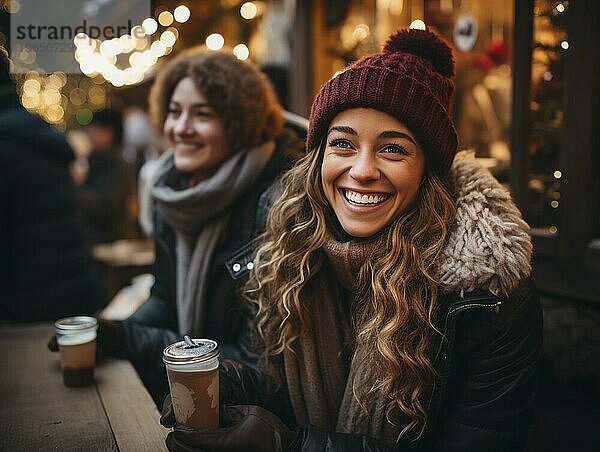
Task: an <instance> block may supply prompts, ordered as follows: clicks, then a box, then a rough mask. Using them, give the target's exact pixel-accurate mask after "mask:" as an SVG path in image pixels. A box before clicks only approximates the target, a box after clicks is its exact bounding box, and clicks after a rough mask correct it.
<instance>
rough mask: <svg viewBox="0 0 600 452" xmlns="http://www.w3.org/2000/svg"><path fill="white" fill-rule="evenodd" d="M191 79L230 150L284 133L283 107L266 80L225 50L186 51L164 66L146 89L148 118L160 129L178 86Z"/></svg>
mask: <svg viewBox="0 0 600 452" xmlns="http://www.w3.org/2000/svg"><path fill="white" fill-rule="evenodd" d="M186 77H190V78H191V79H192V81H193V82H194V84H195V85H196V88H198V90H200V91H201V92H202V94H203V95H204V96H205V97H206V99H207V100H208V102H209V104H210V105H211V107H212V108H213V109H214V110H215V112H216V114H217V115H218V116H219V118H221V119H222V120H223V124H224V126H225V132H226V135H227V139H228V141H229V145H230V147H231V150H232V151H234V152H235V151H239V150H241V149H248V148H252V147H254V146H257V145H259V144H261V143H264V142H266V141H269V140H271V139H273V138H275V137H276V136H277V135H278V134H279V133H280V132H281V130H282V128H283V123H284V118H283V109H282V107H281V105H280V104H279V102H278V101H277V96H276V95H275V91H274V90H273V87H272V85H271V83H270V82H269V80H268V79H267V77H266V76H265V75H264V74H263V73H262V72H261V71H260V70H259V69H258V68H257V67H256V66H254V65H253V64H252V63H250V62H247V61H241V60H239V59H238V58H236V57H235V56H234V55H233V54H232V53H230V52H227V51H225V50H221V51H213V50H208V49H207V48H206V47H194V48H191V49H188V50H186V51H184V52H182V53H180V54H179V55H177V57H175V58H174V59H173V60H171V61H170V62H169V63H167V65H166V66H165V67H164V68H162V69H161V70H160V71H159V73H158V75H157V76H156V80H155V81H154V84H153V85H152V89H151V90H150V98H149V102H150V114H151V116H152V119H153V122H154V124H155V125H156V127H157V128H158V129H159V130H162V126H163V124H164V122H165V118H166V117H167V111H168V106H169V101H170V99H171V96H172V95H173V91H174V90H175V87H176V86H177V84H178V83H179V82H180V81H181V80H182V79H184V78H186Z"/></svg>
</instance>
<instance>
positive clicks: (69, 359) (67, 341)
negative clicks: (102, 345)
mask: <svg viewBox="0 0 600 452" xmlns="http://www.w3.org/2000/svg"><path fill="white" fill-rule="evenodd" d="M54 329H55V331H56V341H57V342H58V351H59V354H60V364H61V367H62V374H63V381H64V383H65V386H71V387H77V386H87V385H89V384H92V383H93V382H94V364H95V362H96V332H97V330H98V321H97V320H96V319H95V318H94V317H88V316H76V317H66V318H64V319H60V320H57V321H56V322H54Z"/></svg>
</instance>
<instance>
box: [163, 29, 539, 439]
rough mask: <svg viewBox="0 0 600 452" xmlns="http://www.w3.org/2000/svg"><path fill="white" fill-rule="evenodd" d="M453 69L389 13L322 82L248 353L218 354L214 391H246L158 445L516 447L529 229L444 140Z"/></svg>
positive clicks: (534, 337) (438, 48)
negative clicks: (380, 34) (248, 408)
mask: <svg viewBox="0 0 600 452" xmlns="http://www.w3.org/2000/svg"><path fill="white" fill-rule="evenodd" d="M453 72H454V64H453V59H452V52H451V50H450V48H449V47H448V46H447V45H446V44H445V43H444V42H443V41H442V40H441V39H440V38H439V37H438V36H437V35H436V34H435V33H433V32H431V31H428V30H402V31H400V32H398V33H396V34H394V35H393V36H391V37H390V39H389V40H388V42H387V43H386V45H385V46H384V49H383V51H382V52H381V53H377V54H374V55H370V56H367V57H365V58H363V59H361V60H359V61H357V62H356V63H354V64H352V65H351V66H349V67H348V68H346V70H344V71H343V72H341V73H340V74H338V75H337V76H335V77H334V78H332V79H331V80H330V81H328V82H327V83H326V84H325V85H324V86H323V87H322V89H321V91H320V92H319V94H318V95H317V97H316V99H315V101H314V103H313V106H312V111H311V116H310V125H309V131H308V135H307V150H308V153H307V155H306V157H304V158H303V159H301V160H300V161H299V162H298V164H297V165H295V166H294V167H293V168H292V169H291V170H290V171H289V172H287V173H286V174H285V176H284V177H283V179H282V184H281V185H282V187H281V190H280V196H279V197H278V198H277V199H276V200H275V202H274V204H273V207H272V209H271V211H270V213H269V217H268V222H267V230H266V232H265V234H264V236H263V242H262V245H261V246H260V247H259V248H258V251H257V255H256V258H255V259H254V267H253V270H252V272H251V275H250V279H249V281H248V283H247V285H246V290H247V292H246V296H247V298H248V299H249V300H250V301H251V302H253V303H254V304H255V306H256V309H257V311H258V312H257V316H256V329H257V332H258V335H259V337H260V339H261V341H262V342H261V347H260V350H259V353H260V355H261V361H260V363H261V365H260V367H259V368H258V369H257V368H256V367H254V366H245V365H243V364H241V363H238V364H236V365H224V368H223V369H222V373H223V374H222V376H221V382H222V386H221V396H222V401H224V402H225V403H226V404H227V403H229V404H240V403H244V404H252V405H260V406H262V408H261V410H259V409H258V407H253V416H250V415H249V414H248V415H244V416H238V417H237V418H236V419H235V420H234V422H233V425H230V426H228V427H227V428H226V429H221V430H218V431H217V432H197V431H193V432H189V431H186V432H184V431H182V430H179V431H177V432H176V435H171V436H170V440H169V441H171V445H174V444H180V445H181V443H185V445H182V446H181V447H182V449H183V448H186V447H189V446H193V447H196V448H199V449H210V450H219V451H230V450H236V447H239V450H241V449H243V445H247V444H253V445H256V448H257V450H281V449H285V448H286V447H288V448H289V450H306V451H308V450H310V451H314V450H323V451H329V450H369V451H374V450H378V451H379V450H381V451H384V450H385V451H389V450H409V449H410V450H415V449H417V450H427V451H434V450H444V451H464V450H485V451H505V450H521V449H522V448H523V445H524V442H525V438H526V433H527V427H528V424H529V422H530V419H531V414H532V408H533V400H534V399H533V394H534V393H535V385H536V364H537V361H538V358H539V352H540V344H541V312H540V306H539V302H538V299H537V296H536V292H535V288H534V285H533V283H532V281H531V279H530V277H529V274H530V271H531V266H530V257H531V243H530V240H529V236H528V234H527V225H526V224H525V223H524V222H523V220H522V219H521V216H520V213H519V211H518V210H517V208H516V207H515V205H514V204H513V202H512V201H511V199H510V196H509V194H508V193H507V192H506V190H505V189H503V188H502V186H501V185H500V184H499V183H498V182H497V181H496V180H495V179H494V178H493V177H492V176H491V174H490V173H489V172H488V171H487V170H485V169H484V168H482V167H481V166H479V164H478V163H476V161H475V160H474V159H473V158H471V157H470V156H468V155H464V154H459V155H457V154H456V150H457V149H456V148H457V137H456V132H455V129H454V126H453V124H452V120H451V119H450V116H449V105H450V98H451V95H452V91H453V83H452V81H451V77H452V75H453ZM455 157H456V158H455ZM282 401H283V402H282ZM275 402H277V403H275ZM269 410H270V411H272V412H273V413H275V414H277V416H279V417H281V419H283V420H284V422H286V423H287V424H288V426H289V427H295V431H294V432H292V431H290V430H289V429H288V428H287V427H285V426H283V425H282V424H281V422H279V420H278V419H277V417H276V416H274V414H273V413H269V412H268V411H269ZM254 416H256V417H259V418H260V419H262V420H263V422H262V423H260V424H259V423H257V422H253V419H255V417H254ZM261 438H262V442H261ZM275 439H278V440H279V442H280V444H279V446H277V445H275V444H274V443H275ZM281 443H283V444H281ZM278 447H279V448H278ZM392 448H393V449H392ZM186 450H189V449H186Z"/></svg>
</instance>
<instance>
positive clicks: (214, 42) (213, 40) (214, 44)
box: [206, 33, 225, 50]
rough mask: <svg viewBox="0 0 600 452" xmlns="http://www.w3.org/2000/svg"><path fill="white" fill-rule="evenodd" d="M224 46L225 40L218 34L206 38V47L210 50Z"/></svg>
mask: <svg viewBox="0 0 600 452" xmlns="http://www.w3.org/2000/svg"><path fill="white" fill-rule="evenodd" d="M223 45H225V39H224V38H223V36H221V35H220V34H219V33H212V34H210V35H208V36H207V37H206V47H208V48H209V49H210V50H219V49H220V48H222V47H223Z"/></svg>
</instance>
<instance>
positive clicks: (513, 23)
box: [0, 0, 600, 451]
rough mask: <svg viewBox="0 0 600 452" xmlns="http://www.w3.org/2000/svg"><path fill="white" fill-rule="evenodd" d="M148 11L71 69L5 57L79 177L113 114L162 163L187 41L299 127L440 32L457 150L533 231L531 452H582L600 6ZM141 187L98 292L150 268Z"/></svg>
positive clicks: (595, 394) (415, 0)
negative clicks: (215, 55)
mask: <svg viewBox="0 0 600 452" xmlns="http://www.w3.org/2000/svg"><path fill="white" fill-rule="evenodd" d="M24 1H25V0H1V3H2V6H3V12H2V14H3V19H2V28H3V30H2V31H1V32H0V45H2V46H5V47H8V46H9V32H8V30H10V27H8V20H9V17H10V16H11V14H19V10H20V8H21V7H22V5H21V3H22V2H24ZM89 2H91V3H93V1H92V0H89V1H88V3H89ZM83 3H85V2H83ZM109 3H110V2H109ZM118 3H122V4H126V3H127V1H126V0H121V1H120V2H118ZM150 10H151V13H150V15H149V17H147V18H145V20H143V21H141V23H140V24H138V26H139V27H141V30H143V33H142V35H141V36H142V37H141V38H139V35H138V38H139V39H138V38H134V37H132V36H129V35H127V36H126V37H121V38H120V39H114V40H111V41H110V42H100V41H98V40H94V39H89V38H81V39H76V40H75V41H74V44H75V49H76V52H75V55H74V57H75V59H76V60H77V61H78V64H79V67H80V70H81V73H80V74H65V73H62V72H55V73H49V74H45V73H41V72H40V71H37V70H36V55H35V52H34V51H32V50H30V49H27V48H18V49H12V52H11V58H12V61H13V64H16V65H20V66H22V67H25V68H28V70H29V72H27V71H24V72H26V73H24V74H17V75H16V76H15V78H16V83H17V90H18V94H19V96H20V101H21V103H22V105H23V106H24V107H25V108H27V109H28V110H29V111H30V112H34V113H37V114H39V115H40V116H41V117H42V118H43V119H44V120H45V121H47V122H49V123H51V124H53V125H54V126H55V127H56V128H57V129H59V130H60V131H62V132H64V133H66V134H67V136H68V137H69V138H70V142H71V144H72V146H73V148H74V150H75V152H76V154H77V156H78V158H77V160H76V164H75V170H80V172H81V170H83V171H85V170H86V168H87V166H86V165H88V163H86V162H87V161H88V159H89V155H90V149H91V148H90V143H89V136H88V135H86V134H85V131H86V127H87V126H88V125H90V124H93V123H94V115H97V114H101V113H100V112H102V111H104V110H106V109H111V110H118V111H120V112H121V114H122V117H123V125H124V127H123V134H122V141H121V143H119V149H121V150H122V158H123V160H124V161H125V162H126V163H127V164H128V165H129V167H130V168H132V171H133V172H134V174H138V175H139V174H140V169H141V168H143V167H144V165H145V164H146V163H147V162H152V161H154V160H155V159H156V158H158V156H159V155H160V153H161V152H162V151H163V147H162V145H161V143H160V139H159V138H157V136H156V135H155V134H154V133H153V131H152V128H151V126H150V124H149V120H148V116H147V107H148V106H147V94H148V90H149V86H150V84H151V82H152V79H153V74H154V72H155V70H156V69H157V68H160V66H161V65H162V64H163V63H164V62H165V61H168V60H169V58H171V57H172V56H173V55H175V54H177V53H178V52H180V51H182V50H183V49H186V48H188V47H191V46H194V45H199V44H204V45H206V46H208V47H209V48H211V49H219V48H221V47H223V46H225V47H228V48H230V49H232V51H233V52H234V53H235V54H236V55H237V56H238V58H241V59H246V58H249V59H251V60H252V61H254V62H255V63H257V64H258V65H259V66H260V67H261V68H262V69H263V70H264V71H265V73H266V74H267V75H268V76H269V77H270V78H271V80H272V81H273V83H274V85H275V87H276V91H277V93H278V95H279V97H280V100H281V102H282V104H283V105H284V106H285V108H286V109H287V110H288V112H290V113H293V114H296V115H299V116H300V117H304V118H306V117H307V116H308V114H309V109H310V105H311V103H312V100H313V97H314V95H315V94H316V92H317V91H318V88H319V87H320V86H321V84H322V83H323V82H325V81H326V80H328V79H329V78H330V77H331V76H332V75H333V74H335V73H336V72H337V71H340V70H343V68H344V67H345V66H346V65H347V64H348V63H350V62H352V61H354V60H356V59H357V58H359V57H361V56H362V55H364V54H367V53H370V52H372V51H376V50H378V49H379V48H380V47H381V45H382V44H383V40H384V39H385V37H386V36H387V35H389V34H390V32H392V31H394V30H396V29H397V28H400V27H404V26H409V25H410V26H413V27H422V26H424V25H425V24H426V25H427V26H428V27H431V28H433V29H435V30H436V31H438V32H440V33H441V34H442V35H444V36H445V37H446V38H447V40H448V41H449V42H450V43H451V44H452V45H453V47H454V49H455V57H456V63H457V66H456V94H455V97H454V108H453V115H454V119H455V122H456V125H457V128H458V133H459V138H460V147H461V149H472V150H473V151H474V152H475V154H476V156H477V157H478V158H480V159H481V161H482V163H483V164H484V165H486V166H487V167H488V168H489V169H490V171H492V173H494V175H495V176H496V177H497V178H498V179H499V180H500V181H501V182H503V183H505V184H506V185H507V187H509V189H510V190H511V192H512V193H513V196H514V198H515V200H516V202H517V204H518V205H519V207H520V208H521V210H522V211H523V214H524V216H525V218H526V220H527V221H528V223H529V224H530V225H531V227H532V229H531V235H532V237H533V241H534V245H535V261H534V274H535V278H536V282H537V284H538V287H539V289H540V293H541V296H542V302H543V306H544V314H545V338H544V339H545V344H544V366H543V380H542V381H543V384H542V387H541V391H540V401H539V406H538V412H537V414H536V418H535V420H534V425H533V427H532V436H531V441H530V450H532V451H537V450H546V451H548V450H592V448H593V446H592V445H594V446H595V444H596V442H595V441H593V434H594V427H596V426H597V425H598V423H599V422H600V403H598V402H599V401H600V328H598V325H599V324H600V177H598V173H599V171H600V127H599V124H600V52H599V51H598V48H599V47H600V2H597V1H592V0H564V1H552V0H519V1H516V0H515V1H514V2H511V1H503V0H480V1H475V0H263V1H254V2H244V1H241V0H196V1H186V0H177V1H172V0H154V1H152V2H151V8H150ZM75 49H74V50H75ZM296 119H297V118H296ZM141 174H142V175H143V174H144V170H143V169H142V172H141ZM144 180H145V177H142V178H141V182H142V186H143V182H144ZM138 182H139V181H138ZM137 186H138V185H137V184H130V185H129V186H128V187H129V188H128V190H129V191H128V196H127V199H128V201H127V203H126V206H125V209H126V215H125V220H124V224H123V225H122V227H121V228H120V230H121V237H120V238H121V239H126V240H124V241H123V240H121V241H117V242H111V243H109V244H104V245H101V246H100V247H96V249H95V256H96V258H97V260H98V261H99V262H101V263H102V265H105V266H108V267H109V268H112V269H114V268H117V269H118V271H113V272H108V273H107V274H108V275H109V276H107V277H106V279H105V284H106V285H108V286H109V287H108V288H107V289H106V296H107V299H109V298H112V297H113V296H114V295H115V293H116V292H117V291H118V289H119V288H120V287H122V286H123V285H127V284H129V282H130V280H131V278H132V277H133V276H135V275H138V274H141V273H144V271H147V269H148V265H149V264H150V263H151V261H152V247H151V240H148V239H147V237H148V234H149V224H148V219H147V215H146V216H144V210H147V209H146V208H145V207H144V205H143V204H144V202H145V201H143V197H142V202H141V203H140V196H139V195H140V193H139V190H138V189H137V188H136V187H137ZM141 194H143V191H142V193H141ZM140 211H141V213H142V215H141V223H140V221H139V220H138V218H140ZM136 281H137V282H135V283H134V287H135V288H134V289H131V291H130V292H131V293H130V295H131V294H137V296H138V298H140V299H143V297H144V293H145V292H144V291H146V290H147V287H148V285H149V284H151V281H149V280H148V279H147V278H141V279H140V278H137V279H136ZM135 284H137V286H136V285H135ZM130 287H131V286H130ZM136 291H137V292H136Z"/></svg>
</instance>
